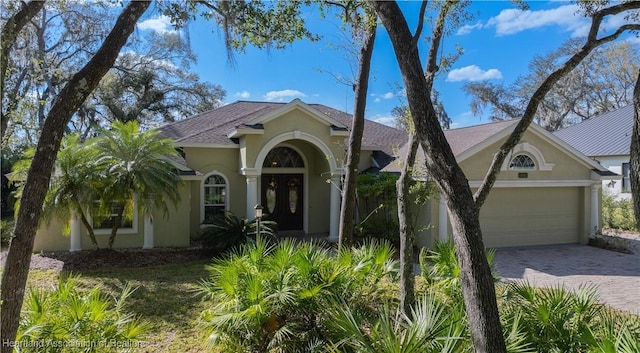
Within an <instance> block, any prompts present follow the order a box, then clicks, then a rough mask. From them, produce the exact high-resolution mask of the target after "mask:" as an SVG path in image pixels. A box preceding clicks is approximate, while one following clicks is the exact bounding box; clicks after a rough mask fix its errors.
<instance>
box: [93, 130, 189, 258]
mask: <svg viewBox="0 0 640 353" xmlns="http://www.w3.org/2000/svg"><path fill="white" fill-rule="evenodd" d="M93 146H94V147H95V148H96V151H97V153H98V156H99V157H98V159H97V160H96V164H97V165H98V166H99V168H100V170H101V173H102V182H101V189H102V197H101V202H102V204H103V205H107V207H108V208H110V209H111V208H112V209H114V210H115V211H116V212H115V217H114V222H113V226H112V228H111V235H110V236H109V248H111V247H113V242H114V241H115V237H116V234H117V232H118V228H120V226H121V222H122V219H123V216H124V213H125V209H126V206H127V204H130V203H131V202H132V201H133V200H134V199H135V200H136V202H137V204H138V206H139V207H140V209H141V210H143V211H148V210H149V209H151V208H154V207H155V208H158V209H161V210H162V211H163V212H164V215H165V217H166V216H168V213H169V209H168V207H167V204H168V203H171V204H173V205H174V206H177V204H178V202H179V201H180V192H179V186H180V185H181V183H182V181H181V179H180V176H179V175H178V174H177V173H176V172H175V168H174V166H173V164H172V163H171V162H170V161H169V159H168V158H170V157H171V156H176V155H177V151H176V150H175V148H174V146H173V143H172V141H171V140H170V139H163V138H160V137H158V133H157V131H155V130H151V131H145V132H141V131H140V128H139V126H138V123H137V122H135V121H131V122H128V123H122V122H115V123H113V125H111V130H104V131H103V132H102V135H101V136H100V137H98V138H96V139H95V141H94V143H93Z"/></svg>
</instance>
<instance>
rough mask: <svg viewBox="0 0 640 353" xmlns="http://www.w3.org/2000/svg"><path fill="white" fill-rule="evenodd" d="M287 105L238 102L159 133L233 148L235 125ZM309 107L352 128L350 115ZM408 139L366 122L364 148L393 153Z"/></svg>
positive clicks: (161, 129) (182, 141)
mask: <svg viewBox="0 0 640 353" xmlns="http://www.w3.org/2000/svg"><path fill="white" fill-rule="evenodd" d="M285 104H287V103H276V102H251V101H237V102H234V103H231V104H228V105H225V106H223V107H220V108H217V109H213V110H210V111H207V112H204V113H201V114H198V115H194V116H192V117H190V118H187V119H184V120H180V121H177V122H175V123H171V124H168V125H165V126H162V127H160V128H159V130H160V134H161V135H162V136H164V137H168V138H171V139H173V140H174V141H176V142H177V143H178V144H180V143H185V144H186V143H206V144H219V145H234V144H235V143H236V142H235V141H233V140H232V139H230V138H229V137H227V134H228V133H229V132H231V131H232V130H234V129H235V128H236V127H237V126H239V125H242V124H244V123H247V122H249V121H251V120H252V119H255V118H257V117H260V116H262V115H265V114H267V113H269V112H271V111H274V110H276V109H278V108H281V107H282V106H283V105H285ZM308 106H310V107H312V108H313V109H316V110H318V111H319V112H321V113H323V114H326V115H327V116H329V117H331V118H333V119H335V120H337V121H339V122H340V123H342V124H344V125H345V126H346V127H347V128H350V127H351V119H352V116H351V114H348V113H345V112H343V111H340V110H337V109H333V108H331V107H327V106H325V105H322V104H308ZM406 140H407V133H406V132H404V131H402V130H398V129H394V128H392V127H389V126H386V125H382V124H379V123H376V122H374V121H371V120H365V131H364V136H363V141H362V145H363V147H371V148H375V149H379V150H382V151H385V152H387V153H391V152H392V148H393V147H397V146H401V145H403V144H404V143H405V142H406Z"/></svg>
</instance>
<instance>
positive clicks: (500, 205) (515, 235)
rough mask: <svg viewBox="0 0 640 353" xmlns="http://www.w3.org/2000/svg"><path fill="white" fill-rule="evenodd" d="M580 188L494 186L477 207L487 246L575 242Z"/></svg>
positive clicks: (577, 229) (578, 222)
mask: <svg viewBox="0 0 640 353" xmlns="http://www.w3.org/2000/svg"><path fill="white" fill-rule="evenodd" d="M580 194H581V188H579V187H566V188H565V187H563V188H494V189H493V190H491V193H490V194H489V197H488V199H487V202H486V203H485V204H484V205H483V206H482V209H481V211H480V224H481V226H482V234H483V238H484V244H485V246H486V247H491V248H493V247H508V246H529V245H549V244H569V243H577V242H578V234H579V231H580V220H581V217H580V215H581V212H580V208H581V204H582V203H581V197H580Z"/></svg>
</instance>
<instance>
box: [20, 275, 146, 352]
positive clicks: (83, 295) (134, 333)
mask: <svg viewBox="0 0 640 353" xmlns="http://www.w3.org/2000/svg"><path fill="white" fill-rule="evenodd" d="M77 288H78V281H77V278H76V277H73V276H70V277H64V276H61V277H60V279H59V281H58V286H57V287H56V288H55V289H54V290H52V291H44V290H37V289H32V290H31V291H30V293H29V295H28V296H27V298H26V300H25V307H24V310H23V312H22V318H21V320H20V328H19V330H18V336H17V339H16V340H17V342H21V345H20V347H17V348H16V351H17V352H77V351H82V352H117V351H121V349H120V348H121V347H125V346H135V345H136V344H139V340H140V339H141V338H143V337H144V335H145V334H146V333H147V332H148V331H149V329H150V326H149V324H148V323H147V322H144V321H141V320H140V319H138V318H136V317H135V316H133V315H132V314H129V313H126V312H125V311H124V303H125V301H126V299H127V298H128V297H129V296H130V295H131V293H133V289H132V288H131V287H130V286H129V285H127V286H126V287H125V288H124V289H123V291H122V294H121V295H120V296H119V297H118V298H114V299H115V300H114V301H111V300H109V299H108V298H107V297H105V296H104V295H103V294H102V293H101V292H100V289H99V288H97V287H96V288H94V289H92V290H90V291H88V292H84V291H80V290H78V289H77Z"/></svg>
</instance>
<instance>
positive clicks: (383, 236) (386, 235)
mask: <svg viewBox="0 0 640 353" xmlns="http://www.w3.org/2000/svg"><path fill="white" fill-rule="evenodd" d="M354 234H355V236H356V237H358V238H360V239H361V240H362V239H366V238H375V239H380V240H386V241H389V242H391V243H392V244H394V245H396V246H399V245H400V235H399V233H398V221H397V220H391V219H386V217H384V216H382V215H378V214H374V215H372V216H371V217H369V218H367V219H365V220H364V221H362V222H361V223H360V224H358V225H357V226H356V228H355V232H354Z"/></svg>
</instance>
